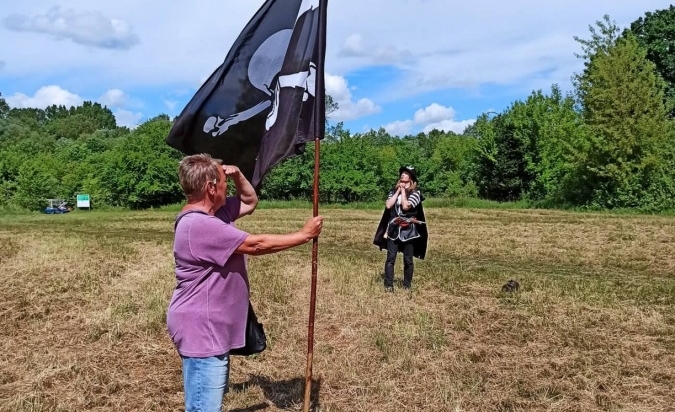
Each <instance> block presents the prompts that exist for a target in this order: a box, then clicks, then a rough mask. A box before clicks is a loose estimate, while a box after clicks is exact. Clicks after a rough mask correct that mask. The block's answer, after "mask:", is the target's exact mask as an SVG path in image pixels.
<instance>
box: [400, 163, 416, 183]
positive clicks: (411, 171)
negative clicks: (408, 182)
mask: <svg viewBox="0 0 675 412" xmlns="http://www.w3.org/2000/svg"><path fill="white" fill-rule="evenodd" d="M403 172H406V173H407V174H409V175H410V178H411V179H412V181H413V182H416V183H417V175H416V174H415V168H414V167H412V166H401V168H400V169H398V175H399V176H401V173H403Z"/></svg>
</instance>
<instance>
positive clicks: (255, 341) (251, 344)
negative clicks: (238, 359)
mask: <svg viewBox="0 0 675 412" xmlns="http://www.w3.org/2000/svg"><path fill="white" fill-rule="evenodd" d="M194 212H197V213H204V212H202V211H201V210H195V211H194ZM188 213H192V211H190V212H188ZM188 213H185V214H183V215H182V216H180V217H179V218H178V219H176V223H175V225H174V231H175V230H176V228H177V227H178V222H179V221H180V219H181V218H182V217H183V216H185V215H187V214H188ZM204 214H206V213H204ZM245 335H246V344H244V346H243V347H241V348H235V349H230V355H240V356H251V355H255V354H256V353H260V352H262V351H264V350H265V349H266V348H267V336H266V335H265V329H263V324H262V323H260V322H258V317H257V316H256V315H255V312H254V311H253V305H252V304H251V301H250V300H249V301H248V314H247V316H246V332H245Z"/></svg>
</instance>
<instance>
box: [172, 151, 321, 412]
mask: <svg viewBox="0 0 675 412" xmlns="http://www.w3.org/2000/svg"><path fill="white" fill-rule="evenodd" d="M178 173H179V181H180V186H181V188H182V189H183V192H184V194H185V197H186V198H187V204H186V205H185V206H184V207H183V209H182V210H181V212H180V213H179V214H178V216H177V218H176V224H175V237H174V247H173V253H174V260H175V275H176V288H175V290H174V292H173V296H172V298H171V302H170V304H169V308H168V311H167V328H168V332H169V335H170V336H171V339H172V341H173V343H174V345H175V346H176V349H177V351H178V354H179V355H180V358H181V362H182V370H183V386H184V391H185V410H186V412H197V411H199V412H216V411H218V412H219V411H221V408H222V402H223V396H224V395H225V394H226V393H227V391H228V380H229V373H230V361H229V357H230V351H231V350H233V349H236V348H241V347H243V346H244V345H245V328H246V321H247V314H248V308H249V282H248V274H247V269H246V255H263V254H269V253H276V252H281V251H283V250H286V249H289V248H292V247H295V246H299V245H302V244H305V243H307V242H309V241H310V240H312V239H314V238H316V237H317V236H319V234H320V233H321V228H322V223H323V218H322V217H321V216H316V217H312V218H310V219H309V220H307V222H306V223H305V225H304V226H303V227H302V228H301V229H300V230H298V231H296V232H293V233H289V234H284V235H272V234H260V235H256V234H249V233H246V232H244V231H242V230H240V229H237V228H236V226H235V223H234V222H235V220H236V219H239V218H240V217H242V216H245V215H248V214H251V213H253V211H254V210H255V208H256V206H257V204H258V198H257V196H256V193H255V190H254V189H253V187H252V186H251V184H250V183H249V182H248V180H247V179H246V178H245V177H244V175H243V174H242V173H241V171H240V170H239V169H238V168H237V167H236V166H229V165H226V166H223V165H221V161H220V160H218V159H213V158H212V157H211V156H210V155H208V154H198V155H192V156H187V157H185V158H184V159H183V160H182V161H181V162H180V165H179V169H178ZM228 177H229V178H231V179H232V180H233V181H234V184H235V187H236V196H231V197H226V193H227V178H228Z"/></svg>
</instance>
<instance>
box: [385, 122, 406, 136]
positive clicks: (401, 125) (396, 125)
mask: <svg viewBox="0 0 675 412" xmlns="http://www.w3.org/2000/svg"><path fill="white" fill-rule="evenodd" d="M413 125H414V122H413V121H412V120H396V121H395V122H391V123H389V124H386V125H384V126H382V127H383V128H384V130H386V131H387V133H389V134H391V135H394V136H404V135H407V134H410V132H411V131H412V128H413Z"/></svg>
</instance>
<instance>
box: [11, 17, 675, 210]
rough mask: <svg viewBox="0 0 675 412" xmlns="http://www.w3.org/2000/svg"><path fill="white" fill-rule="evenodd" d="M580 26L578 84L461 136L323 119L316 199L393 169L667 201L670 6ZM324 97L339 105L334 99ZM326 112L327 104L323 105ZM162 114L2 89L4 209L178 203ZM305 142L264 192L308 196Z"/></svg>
mask: <svg viewBox="0 0 675 412" xmlns="http://www.w3.org/2000/svg"><path fill="white" fill-rule="evenodd" d="M589 30H590V37H589V38H580V37H575V40H577V41H578V42H579V44H580V48H581V52H580V53H579V54H578V57H579V58H580V59H582V60H583V62H584V68H583V70H582V71H581V72H580V73H574V74H573V86H574V90H572V91H570V92H568V93H563V91H562V90H561V89H560V87H558V86H557V85H555V84H554V85H551V87H550V90H546V91H543V90H536V91H533V92H532V93H531V94H530V95H529V96H528V97H527V98H526V99H524V100H518V101H515V102H513V103H512V104H511V105H510V106H509V107H507V108H506V109H504V110H503V111H502V112H501V113H485V114H483V115H481V116H479V117H478V119H477V120H476V122H475V123H474V124H473V125H471V126H469V127H467V128H466V130H465V131H464V132H463V133H462V134H455V133H452V132H442V131H438V130H433V131H430V132H428V133H419V134H416V135H408V136H404V137H401V138H399V137H396V136H391V135H389V134H388V133H387V132H386V131H385V130H383V129H380V130H377V131H375V130H372V131H369V132H366V133H352V132H350V131H349V130H346V129H345V128H344V127H343V125H342V124H341V123H338V124H329V125H328V127H327V132H326V138H325V139H324V140H323V141H322V143H321V168H320V170H321V171H320V195H321V201H322V202H338V203H349V202H357V201H358V202H368V201H374V200H380V199H382V197H383V196H384V195H385V194H386V192H387V191H388V190H389V189H390V187H391V186H392V185H393V183H394V181H395V180H396V177H397V172H398V168H399V166H402V165H412V166H414V167H415V168H416V169H417V171H418V177H419V179H420V184H421V188H422V190H423V193H424V194H425V195H426V196H432V197H469V198H470V197H479V198H483V199H489V200H496V201H517V200H525V201H527V202H528V203H530V204H532V205H536V206H541V207H584V208H592V209H612V208H635V209H640V210H645V211H658V210H666V209H673V208H675V128H674V127H673V126H674V123H673V121H674V120H673V119H674V117H675V7H673V6H670V7H669V8H668V9H664V10H658V11H656V12H649V13H646V14H645V15H644V16H643V17H641V18H639V19H638V20H636V21H635V22H633V23H632V24H631V25H630V27H627V28H625V29H622V28H620V27H618V26H617V25H616V23H615V22H613V21H612V20H611V19H610V18H609V16H604V18H603V19H602V20H600V21H597V22H595V24H594V25H591V26H589ZM327 107H329V108H333V109H334V108H335V105H334V104H333V103H332V101H330V98H329V102H328V104H327ZM329 110H330V109H329ZM171 125H172V120H171V119H170V118H169V116H167V115H164V114H162V115H159V116H157V117H155V118H152V119H149V120H147V121H145V122H144V123H143V124H141V125H140V126H138V127H136V128H134V129H133V130H130V129H128V128H125V127H119V126H117V124H116V121H115V117H114V115H113V114H112V112H111V111H110V110H109V109H108V108H107V107H104V106H101V105H100V104H98V103H93V102H85V103H83V104H82V105H80V106H77V107H70V108H67V107H65V106H50V107H47V108H46V109H44V110H43V109H26V108H11V107H9V106H8V105H7V103H6V101H5V100H4V99H2V96H1V95H0V206H15V207H21V208H25V209H31V210H40V209H42V208H44V207H45V206H46V199H49V198H63V199H66V200H68V201H70V202H71V203H74V199H75V196H76V195H77V194H78V193H87V194H90V195H91V198H92V203H93V204H94V206H96V205H111V206H120V207H126V208H134V209H142V208H149V207H158V206H162V205H167V204H174V203H178V202H180V201H182V200H183V199H182V195H181V191H180V187H179V186H178V180H177V165H178V161H179V160H180V159H181V158H182V156H183V155H182V154H181V153H179V152H177V151H176V150H174V149H172V148H171V147H169V146H168V145H166V143H165V141H164V139H165V138H166V136H167V134H168V132H169V130H170V128H171ZM313 151H314V148H313V145H308V146H307V148H306V151H305V153H304V154H302V155H300V156H296V157H294V158H291V159H288V160H286V161H284V162H282V163H281V164H280V165H278V166H277V167H276V168H274V169H273V170H272V171H271V172H270V173H269V174H268V175H267V176H266V178H265V180H264V182H263V185H262V190H261V193H260V196H261V198H263V199H275V200H291V199H311V196H312V181H313V161H314V160H313V159H314V152H313Z"/></svg>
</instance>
